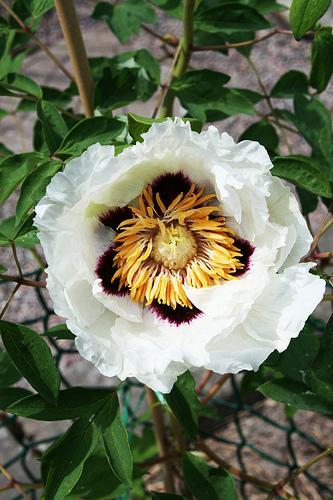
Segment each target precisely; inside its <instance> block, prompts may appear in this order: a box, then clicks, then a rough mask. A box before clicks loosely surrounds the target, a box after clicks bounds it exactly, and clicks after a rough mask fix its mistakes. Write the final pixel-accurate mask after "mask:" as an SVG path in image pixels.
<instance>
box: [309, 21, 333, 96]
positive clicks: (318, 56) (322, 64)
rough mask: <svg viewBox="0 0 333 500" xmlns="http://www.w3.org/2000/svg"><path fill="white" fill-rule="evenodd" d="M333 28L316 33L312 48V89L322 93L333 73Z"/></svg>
mask: <svg viewBox="0 0 333 500" xmlns="http://www.w3.org/2000/svg"><path fill="white" fill-rule="evenodd" d="M332 54H333V36H332V28H323V29H321V30H319V31H317V32H316V33H315V36H314V40H313V42H312V47H311V73H310V85H311V87H313V88H315V89H317V90H318V92H322V91H323V90H325V89H326V87H327V84H328V82H329V81H330V78H331V76H332V73H333V57H332Z"/></svg>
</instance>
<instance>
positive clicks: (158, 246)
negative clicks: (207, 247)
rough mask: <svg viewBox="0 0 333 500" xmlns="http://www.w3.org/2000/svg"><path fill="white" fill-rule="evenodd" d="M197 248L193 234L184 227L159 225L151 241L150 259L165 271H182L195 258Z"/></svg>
mask: <svg viewBox="0 0 333 500" xmlns="http://www.w3.org/2000/svg"><path fill="white" fill-rule="evenodd" d="M197 248H198V245H197V243H196V240H195V238H194V236H193V234H192V233H191V231H189V230H188V229H187V228H186V227H184V226H180V225H179V224H177V225H173V224H171V225H170V226H165V224H163V223H161V224H160V230H159V232H158V233H157V234H156V236H155V237H154V239H153V250H152V257H153V258H154V260H155V261H156V262H157V263H159V264H162V265H163V266H165V267H166V268H167V269H182V268H184V267H185V266H186V265H187V264H188V262H190V260H191V259H192V258H193V257H194V256H195V254H196V252H197Z"/></svg>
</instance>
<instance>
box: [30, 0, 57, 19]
mask: <svg viewBox="0 0 333 500" xmlns="http://www.w3.org/2000/svg"><path fill="white" fill-rule="evenodd" d="M53 7H54V5H53V0H32V4H31V15H32V17H34V18H39V17H41V16H42V15H43V14H45V13H46V12H48V11H49V10H51V9H52V8H53Z"/></svg>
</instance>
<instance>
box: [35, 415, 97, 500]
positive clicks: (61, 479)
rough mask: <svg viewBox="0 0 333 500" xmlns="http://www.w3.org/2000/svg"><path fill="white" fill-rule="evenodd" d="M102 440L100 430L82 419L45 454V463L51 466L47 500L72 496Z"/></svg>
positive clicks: (59, 499)
mask: <svg viewBox="0 0 333 500" xmlns="http://www.w3.org/2000/svg"><path fill="white" fill-rule="evenodd" d="M98 437H99V433H98V431H97V429H96V427H95V426H94V425H93V424H92V423H91V422H90V421H89V420H88V419H87V418H80V419H78V420H77V421H76V422H74V424H73V425H72V426H71V427H70V428H69V429H68V430H67V431H66V433H65V434H64V435H63V436H62V437H61V438H60V439H58V440H57V441H56V442H55V443H54V444H53V445H52V446H51V447H50V448H49V450H47V451H46V453H44V455H43V457H42V460H43V461H47V462H49V463H50V467H49V470H48V474H47V480H46V485H45V490H44V498H45V500H62V499H63V498H64V497H65V496H66V495H68V494H69V493H70V491H71V490H72V489H73V487H74V486H75V484H76V483H77V482H78V480H79V478H80V476H81V474H82V471H83V466H84V463H85V461H86V460H87V458H88V457H89V455H90V454H91V453H92V452H93V450H94V448H95V447H96V444H97V440H98Z"/></svg>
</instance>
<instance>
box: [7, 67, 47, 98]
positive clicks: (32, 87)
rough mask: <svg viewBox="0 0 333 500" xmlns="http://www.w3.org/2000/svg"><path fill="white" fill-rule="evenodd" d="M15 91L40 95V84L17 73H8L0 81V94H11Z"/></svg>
mask: <svg viewBox="0 0 333 500" xmlns="http://www.w3.org/2000/svg"><path fill="white" fill-rule="evenodd" d="M15 93H19V94H22V93H23V94H27V95H30V96H34V97H42V90H41V88H40V86H39V85H38V84H37V83H36V82H34V81H33V80H32V79H31V78H29V77H28V76H25V75H21V74H19V73H9V74H8V75H7V76H6V77H5V78H3V79H2V80H1V81H0V95H12V94H15Z"/></svg>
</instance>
